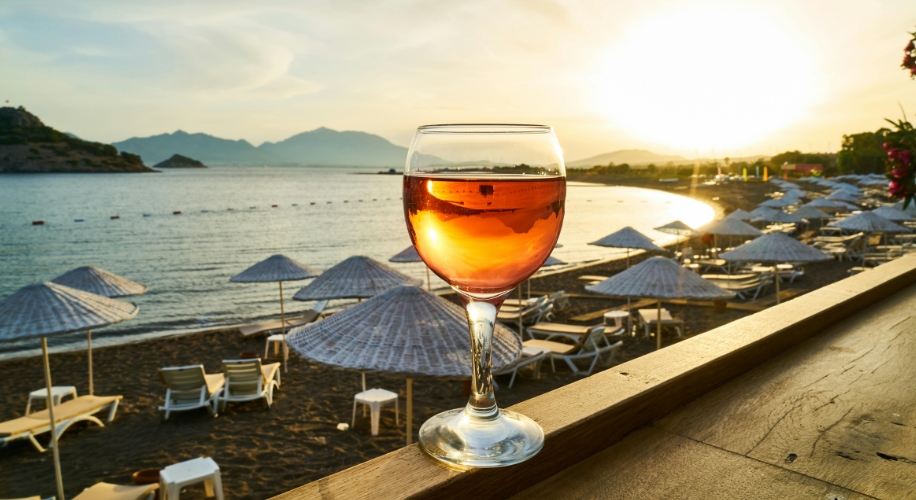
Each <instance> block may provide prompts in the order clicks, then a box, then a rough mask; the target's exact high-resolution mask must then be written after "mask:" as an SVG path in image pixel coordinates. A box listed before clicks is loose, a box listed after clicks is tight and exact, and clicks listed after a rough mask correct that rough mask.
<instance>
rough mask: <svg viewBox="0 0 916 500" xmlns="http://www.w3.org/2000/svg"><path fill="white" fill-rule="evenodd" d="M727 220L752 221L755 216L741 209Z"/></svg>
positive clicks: (728, 216) (727, 216)
mask: <svg viewBox="0 0 916 500" xmlns="http://www.w3.org/2000/svg"><path fill="white" fill-rule="evenodd" d="M725 218H726V219H738V220H751V219H753V218H754V215H753V214H751V213H750V212H748V211H747V210H741V209H740V208H739V209H737V210H735V211H734V212H732V213H730V214H728V215H726V216H725Z"/></svg>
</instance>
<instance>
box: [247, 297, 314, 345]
mask: <svg viewBox="0 0 916 500" xmlns="http://www.w3.org/2000/svg"><path fill="white" fill-rule="evenodd" d="M327 306H328V301H327V300H322V301H318V302H316V303H315V305H314V306H312V309H311V310H309V311H306V312H305V314H304V315H303V316H302V317H301V318H298V319H296V320H294V323H295V324H292V323H289V321H287V323H288V325H287V327H286V331H287V332H289V329H290V328H291V327H296V326H302V325H307V324H309V323H311V322H313V321H316V320H317V319H318V318H319V317H320V316H321V313H323V312H324V308H325V307H327ZM276 323H277V325H276V326H275V327H273V328H271V329H272V330H278V329H280V326H279V323H280V322H279V321H277V322H276ZM246 328H247V327H246ZM239 331H241V332H242V336H243V337H244V336H246V334H245V329H244V328H240V329H239ZM251 335H254V334H251ZM285 340H286V337H285V336H284V335H283V334H282V333H275V334H273V335H271V336H270V337H267V343H266V344H265V345H264V359H267V357H268V356H267V355H268V353H269V352H270V344H273V345H274V354H277V353H278V352H279V350H280V346H284V350H283V359H289V351H288V350H287V349H288V348H287V347H286V342H285Z"/></svg>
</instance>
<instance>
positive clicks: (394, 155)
mask: <svg viewBox="0 0 916 500" xmlns="http://www.w3.org/2000/svg"><path fill="white" fill-rule="evenodd" d="M258 149H261V150H264V151H266V152H269V153H271V154H273V155H274V156H275V157H277V158H282V159H283V160H285V161H288V162H292V163H301V164H303V165H340V166H360V167H403V166H404V162H405V160H406V159H407V148H405V147H402V146H396V145H394V144H392V143H390V142H388V141H387V140H386V139H384V138H382V137H379V136H377V135H372V134H367V133H365V132H353V131H346V132H337V131H336V130H331V129H329V128H325V127H321V128H318V129H315V130H312V131H311V132H303V133H301V134H298V135H294V136H292V137H290V138H289V139H286V140H285V141H281V142H277V143H271V142H265V143H264V144H261V145H260V146H259V147H258Z"/></svg>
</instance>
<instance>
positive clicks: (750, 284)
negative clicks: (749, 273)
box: [713, 275, 773, 300]
mask: <svg viewBox="0 0 916 500" xmlns="http://www.w3.org/2000/svg"><path fill="white" fill-rule="evenodd" d="M713 283H715V284H716V286H718V287H719V288H721V289H723V290H728V291H730V292H734V293H735V295H736V296H737V297H738V298H739V299H741V300H744V299H746V298H747V297H748V296H750V294H751V292H754V296H753V298H754V299H756V298H757V297H758V296H759V295H760V292H762V291H763V289H764V288H766V287H767V286H769V285H771V284H772V283H773V277H772V276H764V275H761V276H759V277H757V278H755V279H752V280H748V281H713Z"/></svg>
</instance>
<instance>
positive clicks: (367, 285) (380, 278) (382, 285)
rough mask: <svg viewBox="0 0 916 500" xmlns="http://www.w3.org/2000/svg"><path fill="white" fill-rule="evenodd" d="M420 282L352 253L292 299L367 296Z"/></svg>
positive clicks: (356, 297)
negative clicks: (351, 255)
mask: <svg viewBox="0 0 916 500" xmlns="http://www.w3.org/2000/svg"><path fill="white" fill-rule="evenodd" d="M422 284H423V282H422V281H420V280H418V279H414V278H411V277H410V276H407V275H406V274H403V273H400V272H398V271H396V270H394V269H392V268H390V267H388V266H386V265H385V264H382V263H381V262H379V261H377V260H374V259H370V258H369V257H363V256H361V255H355V256H353V257H350V258H348V259H347V260H345V261H343V262H341V263H340V264H337V265H336V266H334V267H332V268H330V269H328V270H327V271H325V272H324V273H322V274H321V276H319V277H318V279H316V280H315V281H313V282H311V283H309V284H308V285H306V286H304V287H303V288H301V289H300V290H299V291H298V292H296V295H293V298H294V299H296V300H330V299H360V300H362V299H368V298H370V297H374V296H376V295H378V294H380V293H382V292H386V291H388V290H391V289H392V288H394V287H397V286H420V285H422Z"/></svg>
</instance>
